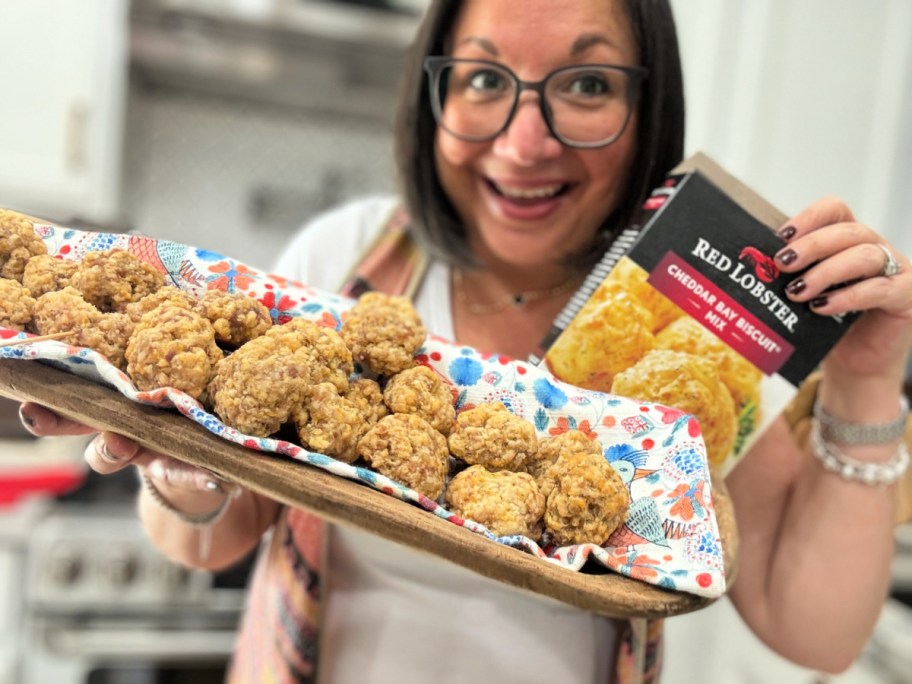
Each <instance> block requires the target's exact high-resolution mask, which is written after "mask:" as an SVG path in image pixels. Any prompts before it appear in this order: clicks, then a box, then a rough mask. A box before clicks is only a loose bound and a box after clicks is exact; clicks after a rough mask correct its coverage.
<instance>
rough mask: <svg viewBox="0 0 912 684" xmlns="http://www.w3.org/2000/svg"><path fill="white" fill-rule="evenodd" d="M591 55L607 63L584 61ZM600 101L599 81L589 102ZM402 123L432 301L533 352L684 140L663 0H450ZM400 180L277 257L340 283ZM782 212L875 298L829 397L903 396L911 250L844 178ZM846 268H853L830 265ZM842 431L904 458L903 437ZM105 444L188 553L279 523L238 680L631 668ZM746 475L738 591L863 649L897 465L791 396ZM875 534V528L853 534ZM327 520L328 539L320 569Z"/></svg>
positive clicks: (90, 453) (509, 611) (830, 269)
mask: <svg viewBox="0 0 912 684" xmlns="http://www.w3.org/2000/svg"><path fill="white" fill-rule="evenodd" d="M428 56H431V57H433V58H437V57H441V58H448V59H430V60H426V59H425V58H426V57H428ZM454 60H455V61H454ZM580 65H601V66H597V67H592V66H587V67H586V68H584V69H575V68H573V67H578V66H580ZM513 74H515V76H513ZM444 88H446V93H447V99H448V101H447V103H446V106H444V103H443V102H442V101H441V98H440V97H438V94H439V93H441V92H443V89H444ZM589 102H598V103H600V104H599V106H598V107H597V108H592V109H590V110H588V113H587V110H586V107H585V105H586V103H589ZM514 103H515V107H512V106H511V105H513V104H514ZM479 112H480V113H479ZM593 112H595V114H593ZM435 113H436V118H435ZM397 144H398V150H397V152H398V158H399V162H400V170H401V175H402V180H403V184H404V187H405V193H404V194H405V198H406V203H407V208H408V210H409V212H410V214H411V217H412V229H413V234H414V237H415V239H416V241H417V242H419V243H420V244H421V246H422V247H424V248H425V249H426V250H427V251H428V252H429V253H430V254H431V255H432V256H433V257H434V261H433V262H432V264H431V266H430V269H429V271H428V273H427V275H426V277H425V279H424V281H423V284H422V287H421V289H420V291H419V292H418V294H417V297H416V306H417V308H418V310H419V312H420V313H421V314H422V316H423V318H424V320H425V322H426V323H427V325H428V327H429V328H430V329H431V330H433V331H434V332H435V333H437V334H439V335H442V336H444V337H448V338H451V339H455V340H458V341H459V342H460V343H463V344H467V345H471V346H474V347H476V348H478V349H480V350H484V351H497V352H500V353H506V354H509V355H512V356H514V357H518V358H523V357H525V356H527V355H528V354H529V353H530V352H531V351H532V350H533V347H534V346H535V344H536V343H537V342H538V341H539V340H540V339H542V338H543V336H544V334H545V332H546V331H547V329H548V327H549V326H550V324H551V322H552V320H553V319H554V317H555V316H556V314H557V313H558V312H559V311H560V310H561V308H562V307H563V306H564V304H565V303H566V301H567V299H568V298H569V296H570V293H571V291H572V290H573V288H574V287H575V286H576V285H577V284H578V283H579V282H580V280H581V278H582V276H583V275H584V273H585V271H586V267H587V266H588V265H590V264H591V263H592V262H593V261H594V260H595V259H596V258H597V257H598V256H599V255H600V254H601V251H602V250H603V249H604V246H605V244H606V243H607V241H608V240H609V239H610V236H611V234H612V232H613V231H615V230H617V229H618V227H619V226H622V225H623V224H624V222H625V220H626V219H628V218H629V216H630V215H631V212H632V211H633V210H634V208H635V207H637V206H638V205H639V203H640V202H641V201H642V199H643V197H644V196H645V195H646V194H647V192H648V190H649V189H650V188H652V187H654V186H656V185H658V184H659V183H660V182H661V180H662V178H663V177H664V175H665V174H666V173H667V172H668V171H669V169H670V168H671V167H672V166H673V165H674V164H675V163H676V162H678V161H679V159H680V157H681V154H682V149H683V96H682V86H681V75H680V66H679V60H678V54H677V44H676V39H675V32H674V25H673V21H672V17H671V11H670V9H669V7H668V4H667V1H666V0H526V1H525V2H523V3H516V2H512V1H511V0H465V1H464V2H447V1H440V2H434V3H433V4H432V6H431V8H430V9H429V11H428V13H427V16H426V18H425V22H424V25H423V28H422V31H421V33H420V34H419V36H418V37H417V40H416V42H415V46H414V51H413V54H412V56H411V60H410V66H409V71H408V73H407V75H406V81H405V88H404V99H403V106H402V110H401V112H400V121H399V126H398V130H397ZM394 204H395V202H394V201H391V200H370V201H364V202H361V203H358V204H355V205H351V206H348V207H345V208H343V209H340V210H338V211H336V212H334V213H332V214H330V215H328V216H327V217H324V218H322V219H320V220H318V221H316V222H315V223H314V225H312V226H311V227H309V228H308V230H306V231H304V232H303V233H302V234H301V235H300V236H299V237H298V238H297V239H296V240H295V242H294V243H293V244H292V245H291V247H290V249H289V250H288V252H287V253H286V254H285V255H284V257H283V258H282V260H281V261H280V263H279V266H278V268H277V271H278V272H281V273H284V274H286V275H289V276H293V277H296V278H299V279H302V280H304V281H306V282H308V283H310V284H312V285H315V286H317V287H322V288H332V287H336V286H338V283H339V282H340V281H341V279H342V278H343V276H344V275H345V272H346V270H347V267H348V266H349V265H350V264H347V263H337V262H336V260H333V259H327V258H325V257H322V258H321V255H324V254H325V253H332V254H339V253H344V252H343V250H345V251H350V253H351V254H352V255H355V254H358V253H359V249H360V248H361V247H363V246H364V245H366V244H368V243H369V242H370V240H371V238H372V237H373V235H374V234H376V232H377V231H378V230H379V228H380V225H381V224H382V223H383V221H384V220H385V219H386V217H387V216H388V214H389V212H390V211H391V210H392V209H393V207H394ZM780 235H781V236H782V237H783V239H785V240H786V241H787V243H788V244H787V246H786V247H785V248H783V250H782V251H781V252H780V253H779V254H778V255H777V261H778V265H779V266H780V268H781V270H782V271H784V272H792V271H797V270H801V269H804V268H806V267H807V266H808V265H810V264H816V265H814V266H813V268H811V269H810V270H809V271H807V272H806V273H805V274H804V275H803V276H802V278H801V279H800V280H795V281H794V282H793V283H792V285H791V286H790V287H789V291H788V296H789V297H790V298H791V299H793V300H794V301H798V302H808V303H809V304H810V305H811V306H813V308H814V310H815V311H817V312H819V313H820V314H821V315H831V314H836V313H840V312H844V311H848V310H858V311H864V312H865V313H864V315H863V317H862V318H861V319H860V320H859V322H858V323H857V324H856V325H855V326H854V327H853V328H852V329H851V331H850V332H849V333H848V334H847V335H846V336H845V337H844V339H842V340H841V341H840V342H839V344H838V345H837V346H836V348H835V349H834V350H833V351H832V353H831V354H830V355H829V356H828V357H827V359H826V362H825V364H824V367H823V381H822V383H821V386H820V393H819V398H820V403H821V406H822V407H823V408H824V409H825V410H826V411H827V412H828V413H829V414H831V415H832V416H833V417H835V418H836V419H837V420H840V419H841V420H842V421H847V420H850V421H852V422H853V423H854V424H864V425H867V424H881V423H889V422H891V421H894V420H896V419H897V417H898V416H899V415H900V409H899V392H900V386H901V381H902V378H903V371H904V367H905V355H906V350H907V349H908V347H909V342H910V332H912V275H910V273H912V269H910V264H909V262H908V261H907V260H906V259H904V258H898V259H899V260H898V262H897V263H898V266H899V269H900V270H899V273H898V274H895V275H889V276H888V275H885V270H884V269H885V264H888V263H892V262H888V261H885V259H886V257H887V255H890V258H891V259H893V258H897V257H893V256H892V255H893V254H895V253H894V252H893V251H892V250H890V249H889V247H888V246H887V245H886V243H885V242H884V240H883V239H882V238H881V237H879V236H878V235H877V234H876V233H875V232H873V231H872V230H871V229H869V228H867V227H865V226H863V225H861V224H859V223H857V222H856V221H855V219H854V218H853V216H852V214H851V212H850V211H849V209H848V208H847V207H845V206H844V205H843V204H842V203H841V202H839V201H838V200H835V199H826V200H822V201H820V202H817V203H816V204H814V205H812V206H811V207H810V208H809V209H807V210H806V211H804V212H802V213H800V214H799V215H797V216H795V217H793V219H792V220H791V221H789V222H788V223H787V224H786V226H784V227H783V228H782V229H781V231H780ZM878 245H880V246H878ZM883 250H887V251H883ZM892 270H893V269H892V268H891V269H890V271H888V272H891V271H892ZM836 283H842V284H845V283H852V284H849V285H844V286H842V287H840V288H838V289H831V286H832V285H834V284H836ZM22 415H23V420H24V422H26V424H28V425H30V427H31V429H32V431H33V432H35V433H36V434H62V433H72V432H77V431H80V432H88V431H89V430H88V429H87V428H84V427H82V426H76V425H73V424H71V423H69V422H68V421H66V420H63V419H60V418H57V417H56V416H54V415H53V414H50V413H49V412H48V411H46V410H44V409H42V408H41V407H38V406H35V405H24V406H23V407H22ZM852 429H853V426H850V427H849V428H848V430H849V432H850V433H851V432H852ZM887 437H892V435H887ZM849 441H852V440H849ZM828 448H829V447H828ZM834 448H835V447H834ZM839 449H841V451H840V452H839V453H840V454H842V453H843V452H844V454H845V455H846V456H848V457H851V458H853V459H856V460H858V461H867V462H872V463H888V462H890V461H891V459H893V457H894V454H895V452H896V449H897V443H896V439H895V438H893V439H886V438H885V439H882V440H878V441H876V443H873V444H866V445H847V444H841V445H839ZM86 459H87V461H88V462H89V464H90V466H91V467H93V468H94V469H95V470H97V471H99V472H101V473H108V472H113V471H115V470H119V469H121V468H123V467H126V465H128V464H134V465H136V466H137V467H138V468H139V469H140V470H141V471H142V472H143V474H144V475H145V476H146V481H147V484H151V486H147V487H145V488H143V490H142V494H141V496H140V501H139V505H140V511H141V515H142V518H143V521H144V522H145V525H146V528H147V530H148V532H149V534H150V536H151V538H152V539H153V540H154V541H155V542H156V544H157V545H158V546H159V547H160V548H161V549H162V550H163V551H164V552H165V553H166V554H168V555H169V556H171V557H172V558H175V559H177V560H180V561H181V562H184V563H188V564H190V565H196V566H202V567H209V568H221V567H225V566H227V565H230V564H231V563H233V562H235V561H237V560H238V559H240V558H241V557H243V556H244V555H245V554H246V553H248V552H249V551H250V550H251V549H252V548H254V547H255V546H256V545H257V544H258V543H259V542H260V540H261V538H262V537H263V535H264V534H265V533H266V532H267V531H269V530H273V533H272V538H271V543H270V545H269V546H268V547H267V548H266V550H264V552H263V554H262V556H261V562H260V564H259V567H258V570H257V573H256V575H255V578H254V580H253V585H252V588H251V592H252V593H251V604H250V607H249V609H248V614H247V615H246V618H245V624H244V627H243V629H242V635H241V638H240V641H239V647H238V651H237V656H236V664H235V669H234V673H233V676H234V680H235V681H250V682H253V681H266V680H270V681H271V680H275V681H319V682H350V681H358V682H389V681H426V680H429V679H433V680H434V681H453V682H462V681H472V680H473V679H474V680H478V681H517V682H533V681H560V682H606V681H610V680H611V676H612V675H611V673H612V672H613V669H614V667H615V664H616V663H615V662H614V660H615V646H614V645H615V644H616V641H617V636H618V634H619V633H620V629H619V625H618V624H616V623H612V622H611V621H609V620H607V619H603V618H599V617H597V616H593V615H591V614H588V613H585V612H583V611H578V610H575V609H570V608H568V607H566V606H563V605H560V604H557V603H554V602H551V601H548V600H544V599H539V598H536V597H532V596H529V595H526V594H522V593H519V592H516V591H514V590H512V589H509V588H506V587H503V586H501V585H498V584H496V583H492V582H490V581H488V580H486V579H484V578H481V577H479V576H475V575H473V574H472V573H469V572H467V571H463V570H462V569H460V568H456V567H453V566H451V565H449V564H446V563H444V562H438V561H435V560H432V559H428V558H425V557H423V556H421V555H420V554H413V553H411V552H409V551H407V550H403V549H399V548H398V547H395V545H393V544H390V543H388V542H385V541H382V540H379V539H375V538H372V537H370V536H369V535H366V534H362V533H359V532H355V531H351V530H347V529H336V528H329V527H327V526H322V525H320V524H319V522H318V521H316V520H315V519H314V518H313V517H311V516H309V515H307V514H304V513H302V512H300V511H293V510H292V511H289V510H286V509H283V508H282V507H280V505H279V504H277V503H276V502H274V501H271V500H269V499H266V498H264V497H262V496H259V495H256V494H254V493H252V492H249V491H244V492H241V493H240V495H239V496H237V497H236V498H233V501H232V495H231V494H229V492H228V487H227V485H225V483H221V482H218V481H216V480H214V479H213V478H211V477H210V476H209V474H207V473H205V472H203V471H199V470H193V469H189V468H187V467H185V466H182V465H180V464H179V463H176V462H174V461H172V460H171V459H168V458H166V457H163V456H161V455H159V454H155V453H151V452H149V451H146V450H144V449H141V448H140V447H138V446H137V445H136V444H134V443H133V442H131V441H129V440H126V439H124V438H123V437H120V436H117V435H113V434H102V435H100V436H99V437H98V438H96V440H95V441H94V442H93V444H92V445H91V446H90V448H89V449H88V450H87V453H86ZM728 486H729V489H730V492H731V495H732V498H733V500H734V503H735V507H736V513H737V517H738V521H739V527H740V533H741V565H740V570H739V576H738V581H737V582H736V583H735V584H734V586H733V587H732V588H731V592H730V594H731V598H732V601H733V602H734V604H735V605H736V607H737V608H738V610H739V611H740V613H741V615H742V616H743V618H744V619H745V620H746V622H747V623H748V624H749V625H750V626H751V628H752V629H753V631H754V632H756V633H757V635H758V636H759V637H760V638H761V639H763V640H764V641H765V642H766V643H767V644H769V645H770V646H771V647H772V648H773V649H775V650H776V651H778V652H779V653H780V654H782V655H783V656H785V657H787V658H790V659H791V660H793V661H795V662H797V663H799V664H802V665H805V666H807V667H811V668H815V669H819V670H825V671H832V672H835V671H839V670H842V669H844V668H846V667H848V666H849V664H850V663H851V662H852V660H853V659H854V658H855V656H856V655H857V654H858V653H859V652H860V650H861V648H862V647H863V646H864V644H865V642H866V639H867V637H868V635H869V634H870V632H871V629H872V626H873V624H874V622H875V620H876V618H877V615H878V612H879V609H880V606H881V603H882V600H883V598H884V596H885V594H886V591H887V585H888V580H889V572H888V568H889V564H890V560H891V556H892V535H891V531H892V522H893V512H894V511H893V508H894V502H893V496H892V489H891V488H889V487H886V488H885V487H872V486H867V485H865V484H863V483H860V482H858V481H854V480H852V479H847V478H845V477H842V476H840V475H837V474H834V473H832V472H829V471H827V470H825V469H824V468H822V467H821V464H820V461H819V460H818V459H817V458H814V457H813V456H812V455H811V454H810V452H809V453H804V452H803V451H802V450H801V449H800V448H799V447H798V446H797V444H796V443H795V441H794V440H793V438H792V436H791V434H790V433H789V431H788V429H787V428H786V427H785V425H784V423H783V422H782V421H780V422H778V423H777V424H775V425H774V426H773V427H772V428H770V429H769V430H768V431H767V432H766V433H765V434H764V435H763V437H762V438H761V439H760V441H759V442H758V443H757V444H756V446H755V447H754V448H753V449H752V451H751V452H750V453H749V454H748V455H747V456H745V458H744V459H743V461H742V462H741V464H740V465H739V466H738V468H737V469H736V470H735V471H734V472H733V474H732V475H731V476H730V477H729V479H728ZM229 504H230V505H229ZM187 521H189V522H187ZM191 523H192V524H191ZM201 526H204V530H203V531H201V529H200V527H201ZM859 538H863V539H864V540H865V552H864V553H863V554H861V553H847V552H846V547H847V546H848V544H849V543H851V541H855V540H857V539H859ZM321 539H323V540H326V541H328V544H327V545H326V548H327V549H328V554H327V556H326V557H325V559H324V561H325V562H324V566H323V570H324V572H323V574H322V575H320V576H318V575H317V573H316V567H317V566H318V565H319V564H320V559H319V555H320V553H319V552H320V549H321V546H320V544H319V542H320V540H321ZM201 540H202V541H204V542H205V544H201ZM201 547H208V549H207V548H201ZM201 550H203V551H205V550H208V553H207V554H201ZM203 555H205V557H201V556H203ZM365 559H368V560H365ZM283 563H284V565H283ZM321 577H322V580H321ZM321 598H322V602H323V603H322V607H321V604H320V601H319V599H321ZM320 610H322V611H323V620H322V631H321V633H320V639H319V641H318V640H317V638H316V636H317V633H316V631H315V629H316V626H317V616H318V615H319V611H320ZM317 649H319V650H317ZM317 656H319V658H317ZM315 660H319V662H320V672H319V675H317V674H315V671H314V670H313V667H312V664H313V662H314V661H315Z"/></svg>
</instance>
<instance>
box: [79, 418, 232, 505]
mask: <svg viewBox="0 0 912 684" xmlns="http://www.w3.org/2000/svg"><path fill="white" fill-rule="evenodd" d="M85 460H86V463H88V465H89V467H90V468H92V470H94V471H96V472H98V473H100V474H102V475H108V474H110V473H114V472H117V471H118V470H122V469H123V468H125V467H126V466H128V465H135V466H137V467H138V468H139V469H140V470H142V471H143V473H145V474H146V475H147V476H148V477H150V478H151V479H153V480H154V481H155V482H156V483H159V484H161V485H166V486H168V487H171V488H173V489H177V490H185V491H193V492H225V491H227V485H226V483H225V482H224V481H223V480H221V479H220V478H219V477H218V476H217V475H215V474H214V473H211V472H209V471H208V470H205V469H203V468H197V467H196V466H192V465H189V464H187V463H184V462H183V461H179V460H177V459H176V458H171V457H170V456H166V455H164V454H161V453H159V452H157V451H152V450H150V449H146V448H144V447H142V446H140V445H139V444H137V443H136V442H134V441H133V440H131V439H129V438H127V437H124V436H123V435H118V434H116V433H113V432H102V433H101V434H99V435H98V436H97V437H96V438H95V439H94V440H92V442H90V443H89V445H88V446H87V447H86V450H85Z"/></svg>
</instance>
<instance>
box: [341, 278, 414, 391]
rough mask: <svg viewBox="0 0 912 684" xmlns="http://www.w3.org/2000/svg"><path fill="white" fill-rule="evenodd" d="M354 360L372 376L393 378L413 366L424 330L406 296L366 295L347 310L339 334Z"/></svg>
mask: <svg viewBox="0 0 912 684" xmlns="http://www.w3.org/2000/svg"><path fill="white" fill-rule="evenodd" d="M339 333H340V334H341V335H342V339H344V340H345V344H347V345H348V348H349V349H351V352H352V356H353V357H354V359H355V361H357V362H358V363H360V364H361V366H362V367H363V368H364V369H365V370H366V371H368V372H370V373H374V374H376V375H384V376H389V375H395V374H396V373H399V372H400V371H404V370H405V369H406V368H411V367H412V366H414V365H415V359H414V357H415V352H416V351H418V349H419V348H420V347H421V345H422V344H424V340H425V338H426V337H427V330H426V329H425V327H424V324H423V323H422V322H421V317H420V316H418V312H416V311H415V308H414V307H413V306H412V303H411V302H410V301H409V299H408V297H401V296H394V295H387V294H383V293H382V292H366V293H365V294H363V295H361V297H360V298H359V299H358V301H357V302H356V303H355V305H354V306H353V307H352V308H351V309H350V310H349V311H348V313H347V315H346V317H345V320H344V322H343V323H342V328H341V330H340V331H339Z"/></svg>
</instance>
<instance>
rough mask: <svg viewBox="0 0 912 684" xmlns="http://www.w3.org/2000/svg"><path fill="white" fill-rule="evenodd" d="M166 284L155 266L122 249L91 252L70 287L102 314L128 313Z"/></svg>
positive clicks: (81, 264) (77, 270) (74, 274)
mask: <svg viewBox="0 0 912 684" xmlns="http://www.w3.org/2000/svg"><path fill="white" fill-rule="evenodd" d="M164 284H165V276H164V274H162V273H161V272H160V271H158V270H156V268H155V267H154V266H152V265H151V264H147V263H146V262H145V261H142V260H141V259H138V258H137V257H135V256H133V255H132V254H130V253H129V252H126V251H124V250H122V249H117V248H114V249H108V250H105V251H103V252H89V253H88V254H86V255H85V257H84V258H83V260H82V262H81V263H80V264H79V268H77V269H76V272H75V273H73V275H72V277H71V278H70V285H72V286H73V287H75V288H76V289H77V290H79V291H80V292H82V296H83V297H84V298H85V300H86V301H87V302H89V303H90V304H93V305H94V306H95V307H96V308H97V309H98V310H99V311H104V312H107V311H118V312H123V311H125V309H126V307H127V304H129V303H130V302H137V301H139V300H140V299H142V298H143V297H145V296H146V295H149V294H152V293H153V292H155V291H156V290H158V289H159V288H161V287H163V286H164Z"/></svg>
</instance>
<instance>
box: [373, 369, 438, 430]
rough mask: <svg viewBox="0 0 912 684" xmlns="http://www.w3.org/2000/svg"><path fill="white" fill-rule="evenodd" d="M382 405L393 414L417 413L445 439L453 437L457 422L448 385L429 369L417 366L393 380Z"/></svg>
mask: <svg viewBox="0 0 912 684" xmlns="http://www.w3.org/2000/svg"><path fill="white" fill-rule="evenodd" d="M383 401H384V402H385V403H386V405H387V406H388V407H389V410H390V411H392V412H393V413H414V414H415V415H417V416H420V417H422V418H424V419H425V420H426V421H427V422H429V423H430V424H431V425H433V426H434V429H435V430H439V431H440V432H441V433H443V434H444V435H448V434H450V430H451V429H452V428H453V421H454V420H455V419H456V409H455V408H454V407H453V394H452V392H451V391H450V385H449V383H448V382H446V381H445V380H444V379H443V378H442V377H440V375H439V374H437V373H435V372H434V371H433V370H431V369H430V368H428V367H427V366H414V367H412V368H408V369H406V370H404V371H402V372H401V373H397V374H396V375H394V376H393V377H391V378H390V379H389V381H388V382H387V383H386V388H385V389H384V390H383Z"/></svg>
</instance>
